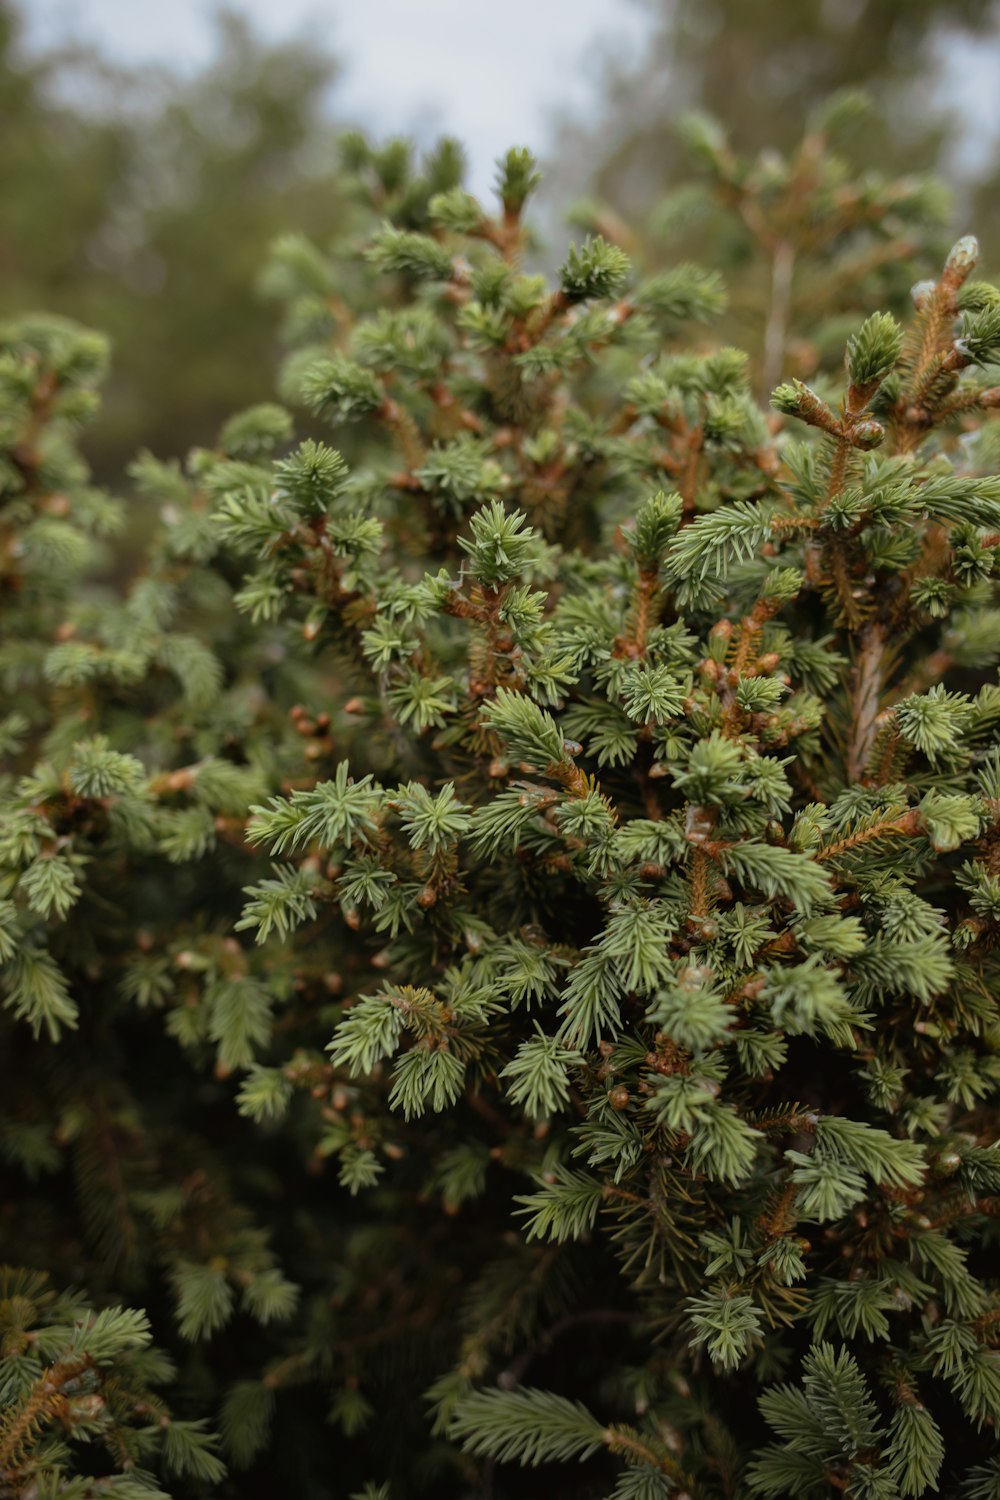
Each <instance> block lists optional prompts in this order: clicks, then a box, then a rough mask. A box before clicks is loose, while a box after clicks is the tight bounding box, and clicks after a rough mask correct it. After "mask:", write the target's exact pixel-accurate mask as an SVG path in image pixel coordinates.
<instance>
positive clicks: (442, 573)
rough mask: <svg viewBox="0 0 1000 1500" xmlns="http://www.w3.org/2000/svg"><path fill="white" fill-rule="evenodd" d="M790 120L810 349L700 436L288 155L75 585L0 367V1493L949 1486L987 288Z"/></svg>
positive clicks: (10, 380) (599, 313)
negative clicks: (347, 225) (143, 546)
mask: <svg viewBox="0 0 1000 1500" xmlns="http://www.w3.org/2000/svg"><path fill="white" fill-rule="evenodd" d="M701 128H702V136H701V137H700V138H701V139H702V140H703V142H706V143H707V144H706V145H705V149H706V150H709V149H710V150H714V151H716V153H717V155H718V152H719V151H721V150H722V147H721V146H720V145H719V144H718V142H716V141H715V139H714V137H712V136H711V135H710V134H707V133H706V129H705V127H701ZM810 139H811V141H812V142H813V144H812V146H811V147H810V151H811V155H810V157H809V160H810V162H811V163H812V167H811V175H808V176H800V177H798V178H795V180H794V182H793V184H792V185H793V188H794V193H795V195H796V196H797V200H798V202H799V210H800V212H799V219H798V220H797V221H796V224H795V225H794V226H792V228H789V224H788V221H787V220H785V221H783V223H782V225H779V228H781V233H782V235H783V236H784V237H785V239H788V238H789V236H791V235H792V234H793V230H794V235H796V236H797V237H798V242H797V245H796V255H797V256H798V258H799V261H800V263H801V264H802V265H803V266H804V267H806V270H807V273H808V275H809V276H811V277H812V278H813V279H814V282H815V284H817V285H818V284H820V283H821V282H822V281H823V279H824V275H825V277H826V279H827V280H828V281H829V283H830V285H831V287H833V288H835V292H836V297H835V306H834V308H833V313H834V315H835V316H836V317H837V318H838V319H843V317H844V316H845V300H846V301H850V302H862V303H863V302H866V301H869V299H870V301H869V306H868V307H867V308H866V309H865V311H866V312H867V314H868V315H867V316H866V315H865V313H863V312H859V313H858V315H857V317H856V318H855V319H854V322H853V325H852V332H851V333H850V336H849V337H848V339H847V343H846V354H844V357H843V363H841V361H840V358H839V356H838V358H837V359H836V360H828V361H826V363H822V362H821V363H820V365H819V367H818V369H817V373H816V375H815V378H813V379H812V382H811V384H809V385H807V384H805V383H804V382H803V381H802V380H799V379H789V380H786V382H785V383H783V384H780V385H779V386H778V387H777V389H776V390H775V391H774V393H773V396H772V397H771V400H770V403H769V405H761V403H760V402H759V401H758V400H757V399H756V398H755V396H754V395H753V394H752V393H751V389H750V384H749V379H750V373H749V372H750V370H751V367H752V366H751V361H750V360H749V359H748V356H747V355H745V354H743V353H741V352H739V351H738V350H736V349H734V348H731V347H728V346H719V345H718V343H717V342H716V341H715V340H714V339H713V336H712V332H711V323H712V320H713V319H714V318H716V317H718V316H719V315H720V314H721V312H722V310H723V307H724V305H725V291H724V288H723V286H722V284H721V282H720V280H719V278H718V277H717V276H716V275H714V274H713V272H712V271H711V269H708V270H701V269H698V268H695V267H693V266H688V265H680V266H677V267H675V268H673V269H670V270H667V271H664V272H659V273H657V274H656V275H655V276H653V277H643V276H642V275H638V274H636V273H635V272H634V270H633V267H632V265H631V263H630V260H629V257H628V255H627V254H626V253H625V251H624V250H623V249H622V248H621V247H620V246H619V245H617V244H615V243H612V242H611V241H609V240H605V239H603V238H601V237H600V236H591V237H589V238H587V239H586V240H585V241H584V242H583V243H581V244H578V245H576V246H574V247H573V248H571V249H570V250H569V251H568V253H567V254H566V256H565V258H564V260H563V262H562V265H561V267H560V269H559V270H558V272H557V274H556V276H555V279H554V280H549V279H548V278H546V277H545V276H544V275H540V274H533V273H530V272H529V271H526V270H525V269H524V263H525V257H526V255H527V254H528V252H529V251H530V248H531V240H530V233H529V230H528V228H527V227H526V222H525V219H524V212H523V211H524V206H525V203H526V200H527V199H528V197H529V195H530V193H531V191H532V190H533V188H534V186H535V184H536V182H537V170H536V167H535V164H534V162H533V160H532V159H531V157H530V156H529V154H528V153H527V152H524V151H512V152H511V153H509V154H508V156H507V157H506V158H505V160H504V161H503V162H502V163H501V167H500V176H499V181H498V200H499V207H498V209H497V211H496V213H495V214H494V213H490V212H488V211H487V210H486V209H485V208H484V207H483V206H482V205H481V204H480V203H479V202H477V201H476V200H475V199H474V198H473V197H471V196H470V195H469V194H468V193H466V192H465V191H464V189H463V188H462V186H461V162H460V156H459V154H458V153H457V151H456V150H455V148H454V147H453V146H451V145H449V144H447V143H446V144H445V145H444V146H442V147H441V148H440V150H439V151H437V152H436V153H435V154H434V155H433V156H432V157H431V158H430V159H429V161H428V162H426V163H425V164H424V165H423V167H420V168H417V167H415V166H414V164H413V163H412V161H410V159H409V158H408V155H407V151H406V148H405V147H404V146H402V145H401V144H400V143H398V142H394V143H390V144H389V145H388V146H387V147H384V148H381V149H375V148H373V147H371V146H369V145H367V144H366V143H365V142H363V141H362V140H360V139H354V138H350V139H349V140H348V141H347V143H346V147H345V150H346V158H347V166H348V168H349V169H350V171H351V172H352V173H353V174H354V179H353V180H354V189H353V191H354V194H355V198H356V204H357V208H358V213H359V214H360V215H361V216H362V217H364V216H365V215H367V216H368V220H369V228H368V229H367V230H366V231H365V233H364V235H363V237H362V238H361V239H359V238H358V236H357V235H356V234H355V233H354V232H353V230H352V236H351V238H350V239H349V240H348V241H345V242H344V243H342V244H339V245H335V246H334V247H332V249H331V250H329V251H327V250H323V249H320V248H319V247H316V246H314V245H312V244H310V243H308V242H306V241H305V240H303V239H301V238H297V237H294V236H292V237H288V238H285V239H284V240H282V241H281V242H279V244H278V245H277V246H276V248H275V253H274V257H273V259H272V261H271V264H270V265H269V267H268V268H267V270H266V272H265V289H266V290H267V291H268V292H269V293H270V294H271V295H273V296H275V297H277V298H278V299H279V300H280V301H281V302H282V304H283V306H284V309H285V326H286V332H287V335H288V339H289V344H290V353H289V357H288V360H287V363H286V365H285V367H284V369H283V371H282V373H281V376H280V379H279V390H278V395H279V398H280V401H281V403H282V404H280V405H279V404H274V405H266V406H260V407H255V408H253V409H252V410H250V411H246V412H242V413H238V414H237V415H236V416H234V417H233V418H232V419H231V420H230V421H229V422H228V423H227V424H226V425H225V427H224V428H223V430H222V432H221V433H220V435H219V439H218V443H217V445H216V447H215V448H213V449H211V450H208V449H206V450H199V451H196V452H195V453H193V454H191V455H190V456H189V458H188V460H187V462H186V463H185V464H184V465H183V466H181V465H180V464H178V463H176V462H174V461H171V460H169V459H166V460H165V459H162V458H157V457H154V456H152V455H150V454H148V453H147V454H144V455H142V456H140V458H139V459H138V460H137V461H136V463H135V465H134V468H133V470H132V482H133V486H134V491H135V493H136V495H137V497H138V503H140V504H149V503H153V504H155V507H156V508H157V512H158V516H159V521H158V524H157V527H156V531H155V535H154V537H153V540H152V542H151V544H150V546H149V549H148V552H147V555H146V556H145V557H144V560H143V563H142V566H141V568H140V570H139V571H138V572H137V573H136V575H135V576H134V577H130V578H127V579H125V580H124V581H123V579H122V577H121V576H120V575H121V571H122V569H121V564H120V561H119V558H120V555H121V554H120V553H119V552H117V551H116V543H115V538H116V537H118V536H120V535H121V533H122V528H123V527H124V526H125V524H126V507H125V506H124V505H123V504H122V502H120V501H118V500H115V499H113V498H110V497H109V496H108V495H106V494H104V493H103V492H100V491H98V490H95V488H94V487H93V486H92V484H91V483H90V480H89V477H88V473H87V469H86V465H85V463H84V461H83V459H82V458H81V454H80V448H79V445H78V444H79V433H80V430H81V428H82V427H83V425H84V424H85V422H86V421H87V420H89V419H90V418H91V417H92V416H93V414H94V411H95V408H96V405H97V394H96V392H97V389H98V387H99V384H100V380H101V377H102V373H103V370H104V366H105V362H106V349H105V346H104V344H103V343H102V341H101V340H100V339H99V338H97V337H96V336H94V335H92V334H89V333H86V332H84V331H82V330H80V329H79V328H77V327H75V326H74V325H72V324H70V323H66V322H63V321H60V320H57V319H52V318H42V317H37V316H26V317H24V318H23V319H21V320H19V321H16V322H13V323H10V324H8V325H6V326H5V327H4V328H3V330H2V335H0V349H2V354H0V499H2V511H0V589H2V602H3V609H2V614H0V680H2V682H3V686H4V698H5V704H4V712H3V717H2V722H0V734H2V742H3V755H4V759H5V767H6V769H5V771H4V774H3V778H2V782H0V862H2V875H0V958H2V960H3V973H2V983H3V987H4V988H3V997H4V1007H5V1008H4V1010H3V1011H2V1032H3V1046H4V1054H3V1064H2V1067H3V1087H2V1091H0V1146H2V1149H3V1153H4V1157H5V1159H6V1162H7V1164H8V1168H9V1178H10V1182H11V1184H12V1189H13V1190H12V1191H11V1193H10V1194H9V1195H7V1203H6V1205H5V1207H4V1210H3V1212H2V1215H0V1254H2V1256H3V1258H4V1259H6V1260H7V1261H8V1262H9V1263H10V1264H9V1267H8V1268H7V1269H6V1270H4V1271H3V1272H2V1273H0V1327H2V1333H0V1402H2V1403H3V1406H2V1416H0V1494H2V1495H5V1496H8V1497H18V1500H36V1497H38V1500H41V1497H46V1500H47V1497H53V1500H54V1497H56V1496H60V1497H70V1500H91V1497H96V1496H104V1495H112V1496H117V1497H119V1500H141V1497H146V1500H148V1497H153V1496H160V1495H163V1494H169V1495H174V1496H177V1497H181V1496H187V1495H191V1496H200V1495H209V1494H217V1495H220V1496H233V1497H235V1496H240V1497H243V1496H256V1495H261V1496H263V1495H274V1494H281V1495H285V1494H287V1495H292V1494H294V1495H297V1496H298V1495H301V1496H304V1497H317V1500H319V1497H327V1496H329V1497H341V1496H346V1495H359V1496H364V1497H366V1500H390V1497H391V1500H406V1497H410V1496H420V1495H430V1494H434V1495H441V1496H449V1495H454V1496H466V1497H472V1496H482V1497H491V1500H502V1497H505V1496H507V1497H513V1496H522V1495H524V1496H532V1495H543V1494H545V1495H549V1496H551V1495H558V1496H567V1497H568V1496H571V1495H572V1496H574V1497H595V1500H596V1497H608V1500H669V1497H673V1500H681V1497H688V1500H696V1497H697V1500H723V1497H743V1496H756V1495H761V1496H775V1497H778V1496H785V1495H789V1496H795V1497H797V1500H812V1497H816V1500H819V1497H825V1496H834V1495H843V1496H849V1497H851V1500H896V1497H911V1496H912V1497H918V1496H925V1495H931V1494H935V1493H940V1494H942V1495H945V1496H949V1497H961V1500H997V1497H1000V1461H998V1460H997V1457H996V1442H995V1434H996V1425H997V1422H998V1420H1000V1357H998V1352H997V1350H998V1339H1000V1281H998V1277H997V1253H998V1233H997V1225H998V1222H1000V1215H998V1208H1000V1155H998V1152H997V1149H996V1137H997V1084H998V1079H1000V1055H998V1045H1000V1020H998V1010H997V1005H998V998H1000V966H998V961H997V952H998V948H997V942H998V934H1000V744H998V741H997V725H998V723H1000V686H998V684H997V680H996V666H997V662H998V660H1000V606H998V602H997V594H996V582H995V579H996V573H997V567H998V560H1000V474H998V459H1000V437H998V434H1000V428H998V427H997V425H996V422H995V420H994V418H993V416H992V412H993V410H994V409H995V408H996V407H997V406H998V405H1000V382H998V373H997V369H996V367H995V363H994V362H996V364H1000V292H997V291H996V290H995V289H994V288H993V287H992V286H991V285H989V284H988V283H986V282H984V281H980V280H976V279H975V276H974V268H975V263H976V258H977V250H976V245H975V242H974V241H973V240H972V239H971V238H965V239H962V240H960V241H959V242H958V244H957V245H956V246H955V247H954V249H953V250H952V251H951V253H950V254H949V255H948V256H947V259H946V260H944V263H943V267H941V266H940V265H939V267H938V270H937V272H936V274H934V275H932V276H927V277H926V279H923V280H921V281H919V282H918V284H917V285H916V286H915V287H914V289H913V297H912V307H911V309H910V311H909V312H908V313H907V314H906V315H905V316H904V315H903V310H902V309H901V307H900V306H899V298H898V295H897V293H898V283H899V282H900V279H901V277H903V278H905V271H906V268H907V267H910V266H911V265H912V262H913V260H914V258H916V259H917V260H918V261H919V260H920V258H921V256H923V258H924V261H925V263H926V260H927V259H928V255H926V254H924V252H923V251H920V250H915V249H914V246H915V245H917V246H919V245H921V244H923V245H928V246H929V245H931V244H932V243H933V240H934V235H935V234H936V231H935V229H934V227H933V224H932V223H930V222H929V221H928V220H927V217H926V211H927V208H928V204H929V203H930V202H931V201H932V199H933V195H928V194H927V193H926V191H924V190H923V189H922V188H921V187H920V186H919V185H913V184H898V183H893V182H880V181H879V180H878V179H876V178H875V177H874V176H871V177H869V178H867V179H866V180H865V181H864V182H863V183H861V184H857V185H854V186H851V185H849V184H848V185H845V183H844V174H843V171H842V168H841V166H840V164H839V163H838V162H837V159H836V157H835V156H832V155H830V154H829V152H828V151H827V152H826V154H824V151H825V147H823V142H822V141H820V143H819V145H817V144H816V140H817V137H815V136H813V137H810ZM821 147H822V148H823V149H821ZM728 160H729V159H728V158H724V162H725V161H728ZM730 166H732V163H730ZM732 170H733V171H736V168H735V167H733V168H732ZM755 170H756V171H757V173H758V178H757V180H756V182H755V181H754V180H752V179H751V178H750V177H747V175H746V174H744V175H743V177H742V178H741V181H742V183H743V188H744V189H745V193H744V198H742V199H741V204H742V208H741V212H744V213H745V211H746V203H747V202H748V201H750V198H753V201H754V202H755V204H756V207H755V209H754V212H755V213H757V214H762V215H766V214H767V213H768V212H769V211H771V210H772V209H773V206H774V202H773V200H775V195H776V198H777V201H778V203H779V204H784V203H786V202H787V192H786V191H785V190H786V189H788V182H789V179H790V175H794V172H796V171H801V167H800V166H795V164H794V163H793V164H792V166H788V165H787V164H786V166H785V168H783V167H782V163H781V162H780V161H779V162H777V163H776V162H775V160H774V159H769V161H768V164H766V170H765V166H764V165H758V167H757V168H755ZM782 170H786V179H785V181H784V184H783V186H782V184H780V183H779V186H781V188H782V190H781V192H777V189H776V188H775V183H776V181H777V178H778V177H780V173H781V171H782ZM776 174H777V177H776ZM737 175H739V174H738V173H737ZM790 190H791V189H789V191H790ZM838 194H839V195H840V199H839V201H840V203H841V206H842V210H843V222H842V223H841V224H840V225H839V227H838V229H837V232H836V233H833V232H831V233H830V234H824V235H823V236H819V237H818V239H817V238H813V239H810V237H809V224H810V222H819V221H821V220H822V221H823V222H824V223H827V224H828V223H829V219H830V212H831V208H830V205H831V202H833V201H834V200H835V199H836V196H837V195H838ZM754 195H756V196H754ZM810 205H812V209H813V212H812V213H811V214H810V212H808V211H807V210H808V209H809V206H810ZM824 215H825V218H824ZM761 222H762V223H766V220H762V221H761ZM821 273H822V274H821ZM845 288H847V289H848V291H849V292H850V293H851V295H850V296H849V297H848V296H846V294H845ZM883 293H884V294H885V297H886V298H887V299H888V301H889V302H890V303H891V304H892V306H893V309H894V311H878V310H875V311H871V305H872V304H874V306H875V307H876V308H877V307H878V305H879V302H880V301H881V300H882V296H883ZM894 314H899V318H898V319H897V316H896V315H894ZM816 316H817V320H818V321H820V320H822V318H823V317H824V316H825V311H824V309H823V307H822V306H819V305H818V306H817V312H816ZM779 322H780V320H779ZM768 326H769V328H770V337H771V339H772V344H771V347H770V350H769V357H773V355H774V348H775V345H774V343H773V340H774V338H778V339H779V341H780V338H781V328H780V327H776V326H775V324H774V322H773V320H771V322H770V323H769V325H768ZM209 337H210V330H207V329H206V338H209ZM825 347H827V345H826V344H825V343H824V341H823V340H822V339H819V340H818V341H817V348H818V349H823V348H825ZM841 347H842V346H841ZM757 353H759V351H755V352H754V358H755V359H756V355H757ZM334 443H335V444H336V446H333V444H334ZM73 1288H80V1290H74V1289H73ZM154 1336H155V1340H156V1346H155V1347H154V1346H153V1345H152V1344H151V1343H150V1339H151V1338H152V1337H154ZM535 1471H537V1472H535Z"/></svg>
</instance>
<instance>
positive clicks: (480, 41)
mask: <svg viewBox="0 0 1000 1500" xmlns="http://www.w3.org/2000/svg"><path fill="white" fill-rule="evenodd" d="M231 8H233V9H236V10H239V11H240V12H242V13H243V14H245V15H247V16H249V17H250V18H251V19H252V20H253V22H254V23H255V26H256V27H257V29H258V30H260V31H261V32H262V33H263V34H264V35H265V36H268V37H271V38H279V37H287V36H291V35H306V36H312V37H315V38H316V39H317V41H318V43H319V44H320V45H322V46H323V47H324V48H325V49H326V50H330V51H333V52H334V53H335V54H337V55H338V56H339V57H340V58H341V59H342V61H343V62H344V64H345V66H346V76H345V78H344V79H343V81H342V84H341V85H340V87H339V88H338V93H337V103H338V112H339V113H340V114H341V115H342V116H344V117H347V118H352V119H354V120H355V121H356V122H357V123H358V124H361V125H366V126H368V127H372V128H374V129H376V130H377V131H378V133H379V135H388V134H398V133H411V132H413V131H417V132H418V133H419V134H420V135H421V136H422V137H426V135H427V134H428V133H429V132H430V131H431V129H432V128H433V129H435V130H436V131H447V132H448V133H449V134H452V135H456V136H458V137H459V138H460V139H461V140H462V142H463V143H464V145H465V147H466V149H467V151H468V154H469V162H470V169H471V170H470V185H471V186H472V188H473V190H474V191H476V192H480V193H483V192H485V191H487V190H488V188H489V186H490V184H491V182H492V178H493V162H494V160H495V158H496V157H497V156H499V155H500V154H501V152H503V151H505V150H506V148H507V147H508V146H510V145H513V144H520V145H528V146H532V147H534V148H535V149H540V148H542V147H543V146H544V145H545V142H546V140H547V138H548V134H549V131H548V121H549V120H550V119H551V117H552V115H553V114H554V113H555V112H557V111H559V110H560V109H562V108H572V109H573V110H574V111H576V110H578V109H581V108H585V107H586V104H587V101H588V99H589V98H591V97H593V95H594V92H595V83H596V78H597V76H598V73H599V69H600V65H601V61H602V59H604V58H606V57H607V56H608V55H609V54H611V53H615V54H617V55H621V54H625V55H630V54H634V52H635V51H636V49H638V48H641V46H642V41H643V38H644V36H645V34H646V29H647V24H648V22H647V20H646V17H645V15H644V13H643V11H642V8H641V6H640V5H639V4H637V3H634V0H239V3H238V4H236V5H234V6H232V7H231ZM24 9H25V10H26V12H27V38H28V41H29V43H35V44H39V45H40V44H48V43H53V42H60V41H65V40H67V39H69V38H76V39H80V40H87V41H92V42H96V43H98V44H99V45H100V46H101V48H102V50H103V51H106V52H107V53H108V54H109V55H110V56H112V57H115V58H118V59H120V60H121V61H123V62H166V63H172V64H176V65H179V66H182V67H192V66H195V65H197V64H198V63H201V62H204V61H206V60H207V58H208V57H209V56H210V55H211V44H212V27H211V20H210V18H211V14H212V11H213V9H214V6H213V5H212V3H211V0H164V3H156V0H27V4H26V5H25V6H24ZM529 39H530V44H528V42H529Z"/></svg>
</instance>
